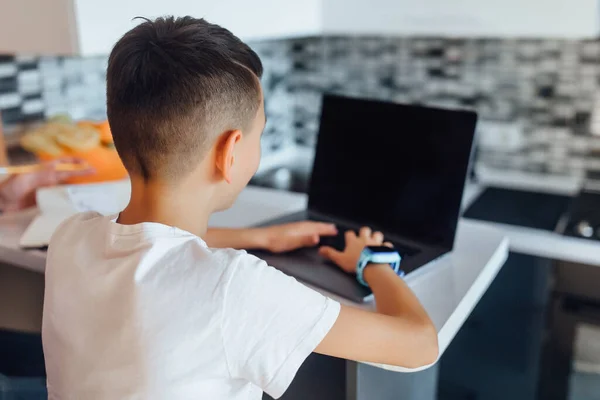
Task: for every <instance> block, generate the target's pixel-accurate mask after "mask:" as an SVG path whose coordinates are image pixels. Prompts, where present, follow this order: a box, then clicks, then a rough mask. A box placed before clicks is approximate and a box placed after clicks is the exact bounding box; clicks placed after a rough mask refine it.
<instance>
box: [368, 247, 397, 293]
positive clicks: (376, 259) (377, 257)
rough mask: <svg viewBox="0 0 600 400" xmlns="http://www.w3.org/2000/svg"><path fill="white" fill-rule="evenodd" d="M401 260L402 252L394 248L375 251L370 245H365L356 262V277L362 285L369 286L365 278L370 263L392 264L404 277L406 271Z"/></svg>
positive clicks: (395, 270)
mask: <svg viewBox="0 0 600 400" xmlns="http://www.w3.org/2000/svg"><path fill="white" fill-rule="evenodd" d="M401 260H402V257H400V254H399V253H398V252H397V251H396V250H394V249H390V250H389V251H386V252H373V251H372V250H371V249H370V248H369V247H365V249H364V250H363V251H362V253H361V254H360V257H359V259H358V263H357V264H356V279H357V280H358V282H359V283H360V284H361V285H363V286H367V287H368V286H369V285H368V284H367V282H365V279H364V271H365V268H366V267H367V266H368V265H369V264H390V266H391V268H392V269H393V270H394V272H395V273H396V274H397V275H398V276H400V277H402V276H404V272H403V271H402V270H400V261H401Z"/></svg>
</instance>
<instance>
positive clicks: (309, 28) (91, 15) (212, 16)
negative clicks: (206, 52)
mask: <svg viewBox="0 0 600 400" xmlns="http://www.w3.org/2000/svg"><path fill="white" fill-rule="evenodd" d="M1 1H4V0H1ZM15 1H18V0H15ZM321 1H322V0H303V1H293V0H254V1H248V0H224V1H223V0H217V1H214V0H210V1H209V0H135V1H132V0H102V1H99V0H93V1H92V0H76V1H75V5H76V7H75V9H76V15H77V28H78V31H79V38H80V39H79V40H80V47H81V49H82V53H84V54H107V53H108V52H109V51H110V50H111V48H112V45H113V44H114V43H115V42H116V41H117V40H118V39H119V38H120V37H121V35H123V34H124V33H125V32H126V31H128V30H129V29H131V28H132V27H133V26H135V25H136V24H138V23H139V21H132V18H134V17H136V16H143V17H148V18H153V17H158V16H162V15H175V16H182V15H192V16H194V17H205V18H206V19H207V20H208V21H210V22H214V23H217V24H219V25H222V26H224V27H225V28H227V29H229V30H231V31H232V32H233V33H234V34H236V35H237V36H239V37H240V38H242V39H243V40H252V39H265V38H273V37H290V36H304V35H315V34H320V33H321V30H322V18H321V17H322V15H321Z"/></svg>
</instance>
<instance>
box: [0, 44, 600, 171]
mask: <svg viewBox="0 0 600 400" xmlns="http://www.w3.org/2000/svg"><path fill="white" fill-rule="evenodd" d="M252 46H253V47H254V48H255V50H256V51H257V52H258V53H259V55H260V56H261V58H262V60H263V63H264V65H265V76H264V77H263V86H264V90H265V96H266V111H267V114H268V117H269V122H268V125H267V128H266V131H265V134H264V143H263V146H264V151H265V153H266V154H269V153H270V152H271V153H272V152H275V151H279V150H281V149H285V148H287V147H291V146H297V145H299V146H313V145H314V143H315V138H316V132H317V128H318V114H319V110H320V98H321V94H322V93H323V92H334V93H339V94H345V95H351V96H360V97H369V98H377V99H384V100H391V101H397V102H407V103H420V104H430V105H436V106H443V107H458V108H473V109H476V110H477V111H478V112H479V114H480V120H481V122H480V124H479V127H478V130H479V152H478V156H479V162H480V163H482V164H485V165H488V166H491V167H495V168H501V169H506V168H513V169H520V170H530V171H537V172H547V173H553V174H583V173H584V172H585V171H587V170H600V41H574V40H545V39H540V40H532V39H523V40H518V39H471V38H469V39H449V38H425V37H414V38H407V37H398V38H395V37H313V38H301V39H286V40H273V41H265V42H260V43H252ZM105 69H106V57H98V58H64V57H54V58H52V57H43V58H32V57H18V56H17V57H13V56H0V112H1V113H2V117H3V119H4V122H5V124H8V125H10V124H14V123H18V122H22V121H31V120H36V119H41V118H43V117H45V116H51V115H54V114H57V113H69V114H71V116H72V117H73V118H104V117H105V90H104V79H105Z"/></svg>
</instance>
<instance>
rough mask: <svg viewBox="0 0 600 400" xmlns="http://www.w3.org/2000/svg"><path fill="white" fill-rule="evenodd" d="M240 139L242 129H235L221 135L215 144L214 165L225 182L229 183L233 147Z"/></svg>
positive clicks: (233, 157) (234, 147) (232, 162)
mask: <svg viewBox="0 0 600 400" xmlns="http://www.w3.org/2000/svg"><path fill="white" fill-rule="evenodd" d="M240 140H242V131H240V130H239V129H236V130H235V131H229V132H226V133H224V134H223V135H221V139H220V140H219V145H218V146H217V157H216V167H217V169H218V170H219V171H220V172H221V175H222V176H223V179H225V181H226V182H227V183H231V176H232V168H233V164H234V163H235V149H236V145H237V144H238V143H239V141H240Z"/></svg>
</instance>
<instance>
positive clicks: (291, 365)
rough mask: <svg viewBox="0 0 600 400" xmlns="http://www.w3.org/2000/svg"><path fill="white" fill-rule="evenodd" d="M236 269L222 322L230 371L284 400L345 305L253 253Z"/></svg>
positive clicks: (239, 261) (233, 272)
mask: <svg viewBox="0 0 600 400" xmlns="http://www.w3.org/2000/svg"><path fill="white" fill-rule="evenodd" d="M231 268H232V269H231V273H230V276H229V282H228V286H227V290H226V293H225V297H224V305H223V307H224V308H223V320H222V329H223V345H224V348H225V353H226V358H227V364H228V368H229V371H230V373H231V375H232V378H241V379H246V380H248V381H250V382H252V383H254V384H255V385H257V386H259V387H260V388H262V390H264V391H265V392H266V393H268V394H269V395H270V396H272V397H273V398H279V397H280V396H281V395H282V394H283V393H284V392H285V391H286V389H287V388H288V386H289V385H290V383H291V382H292V380H293V379H294V376H295V375H296V372H297V371H298V369H299V368H300V366H301V365H302V363H303V362H304V360H305V359H306V357H308V356H309V355H310V353H312V352H313V351H314V349H315V348H316V347H317V345H318V344H319V343H320V342H321V341H322V340H323V338H324V337H325V335H327V333H328V332H329V330H330V329H331V327H332V326H333V324H334V323H335V321H336V319H337V317H338V314H339V312H340V304H339V303H338V302H336V301H334V300H332V299H330V298H328V297H325V296H323V295H321V294H320V293H318V292H316V291H314V290H312V289H310V288H308V287H306V286H304V285H303V284H301V283H299V282H298V281H296V280H295V279H294V278H291V277H289V276H287V275H285V274H283V273H282V272H280V271H278V270H276V269H274V268H272V267H269V266H268V265H267V264H266V263H265V262H264V261H262V260H260V259H258V258H256V257H254V256H251V255H248V254H244V255H242V256H240V257H239V258H238V262H237V264H236V265H235V266H232V267H231Z"/></svg>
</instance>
